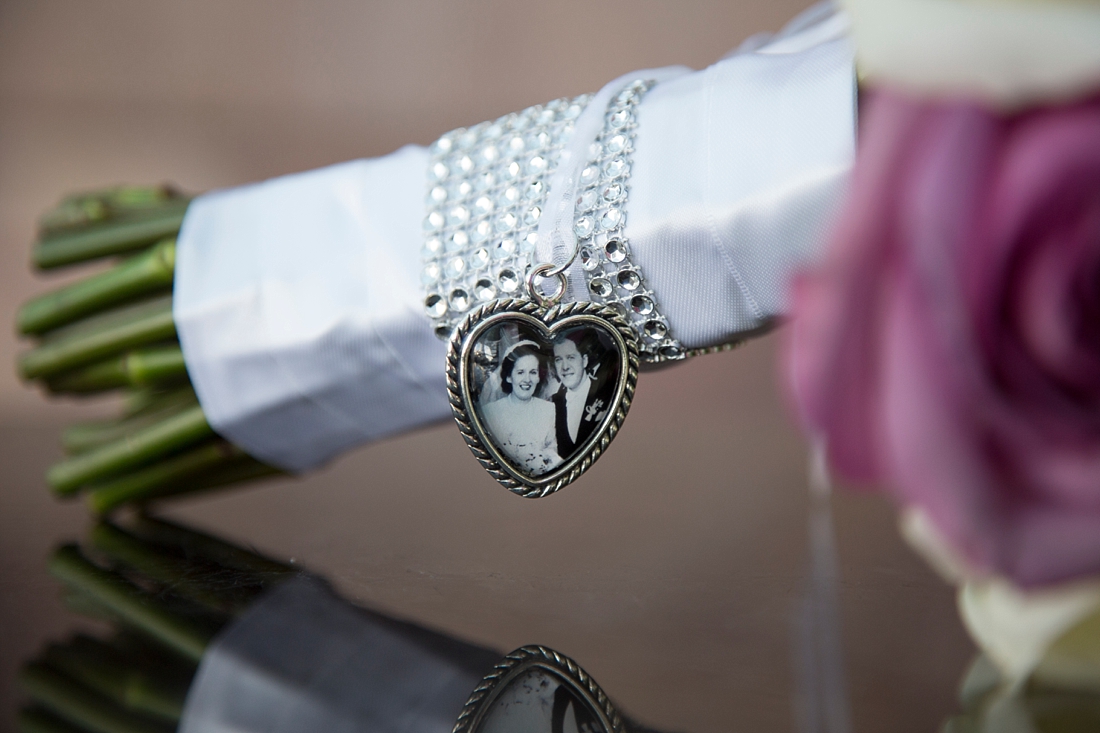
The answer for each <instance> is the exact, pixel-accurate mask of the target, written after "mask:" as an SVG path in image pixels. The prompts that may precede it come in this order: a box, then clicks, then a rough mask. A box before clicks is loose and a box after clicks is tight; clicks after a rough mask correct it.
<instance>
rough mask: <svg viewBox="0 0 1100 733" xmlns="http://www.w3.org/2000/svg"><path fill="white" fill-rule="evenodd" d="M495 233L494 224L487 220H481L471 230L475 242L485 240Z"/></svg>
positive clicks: (471, 236)
mask: <svg viewBox="0 0 1100 733" xmlns="http://www.w3.org/2000/svg"><path fill="white" fill-rule="evenodd" d="M492 233H493V226H492V225H491V224H490V223H489V222H487V221H479V222H478V223H477V226H476V227H474V228H473V231H471V232H470V239H472V240H474V241H475V242H484V241H485V240H486V239H488V238H489V235H490V234H492Z"/></svg>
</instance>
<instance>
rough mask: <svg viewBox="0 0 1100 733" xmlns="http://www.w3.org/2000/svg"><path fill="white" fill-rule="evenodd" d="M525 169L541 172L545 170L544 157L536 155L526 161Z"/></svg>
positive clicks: (531, 171)
mask: <svg viewBox="0 0 1100 733" xmlns="http://www.w3.org/2000/svg"><path fill="white" fill-rule="evenodd" d="M527 170H528V172H530V173H542V172H543V171H544V170H546V158H544V157H542V156H541V155H536V156H535V157H534V158H531V160H529V161H527Z"/></svg>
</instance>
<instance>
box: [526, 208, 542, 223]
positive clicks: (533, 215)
mask: <svg viewBox="0 0 1100 733" xmlns="http://www.w3.org/2000/svg"><path fill="white" fill-rule="evenodd" d="M540 216H542V209H540V208H539V207H537V206H532V207H531V208H530V209H528V210H527V213H526V214H524V215H523V223H524V224H528V225H534V224H538V223H539V217H540Z"/></svg>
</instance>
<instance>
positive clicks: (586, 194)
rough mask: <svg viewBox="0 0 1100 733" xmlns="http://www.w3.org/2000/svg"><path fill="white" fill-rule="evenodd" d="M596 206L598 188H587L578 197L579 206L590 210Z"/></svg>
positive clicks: (583, 209)
mask: <svg viewBox="0 0 1100 733" xmlns="http://www.w3.org/2000/svg"><path fill="white" fill-rule="evenodd" d="M595 206H596V189H594V188H586V189H585V190H583V191H581V195H580V196H578V197H577V207H578V208H580V209H581V210H582V211H588V210H590V209H593V208H595Z"/></svg>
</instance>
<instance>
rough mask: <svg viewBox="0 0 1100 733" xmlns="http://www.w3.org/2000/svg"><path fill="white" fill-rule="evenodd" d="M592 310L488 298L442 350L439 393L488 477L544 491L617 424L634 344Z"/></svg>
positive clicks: (615, 323)
mask: <svg viewBox="0 0 1100 733" xmlns="http://www.w3.org/2000/svg"><path fill="white" fill-rule="evenodd" d="M637 338H638V337H637V335H636V333H635V332H634V329H633V328H632V327H631V326H630V324H629V323H627V322H626V320H625V319H623V318H622V316H620V315H619V313H618V312H617V311H616V310H614V309H613V308H610V307H608V306H604V305H599V304H597V303H567V304H563V305H555V306H552V307H550V308H544V307H542V306H540V305H538V304H537V303H535V302H533V301H530V300H520V299H505V300H497V301H494V302H492V303H487V304H486V305H484V306H482V307H481V308H478V309H477V310H475V311H473V312H472V313H470V315H469V316H467V317H466V319H465V320H463V322H462V323H461V324H459V326H458V327H457V328H456V329H455V331H454V334H453V335H452V336H451V341H450V347H449V348H448V350H447V388H448V391H449V392H450V399H451V408H452V409H453V411H454V415H455V420H457V421H458V425H459V429H460V430H461V431H462V436H463V437H464V438H465V439H466V444H467V445H469V446H470V450H471V451H473V453H474V456H476V457H477V459H478V461H479V462H480V463H481V465H482V466H484V467H485V470H487V471H488V472H489V473H490V474H491V475H492V476H493V478H495V479H496V480H497V481H499V482H500V483H501V484H503V485H504V486H505V487H507V488H508V489H510V490H511V491H513V492H515V493H517V494H520V495H522V496H527V497H541V496H546V495H547V494H551V493H553V492H555V491H557V490H558V489H560V488H561V487H562V486H565V485H566V484H568V483H570V482H571V481H573V480H574V479H576V478H577V477H578V476H580V475H581V474H582V473H584V472H585V471H586V470H588V467H589V466H591V465H592V463H593V461H595V460H596V459H597V458H599V457H600V455H601V454H602V453H603V451H604V450H605V449H606V448H607V446H608V444H610V443H611V440H612V439H613V438H614V437H615V434H616V433H617V432H618V430H619V426H620V425H622V422H623V420H624V419H625V418H626V413H627V410H628V409H629V408H630V403H631V401H632V400H633V398H634V386H635V384H636V382H637V380H638V343H637Z"/></svg>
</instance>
